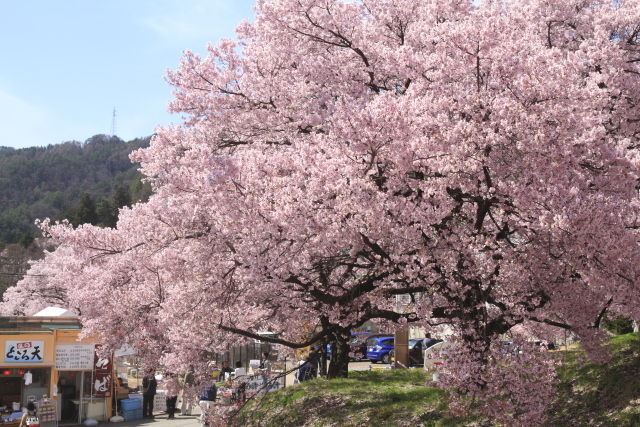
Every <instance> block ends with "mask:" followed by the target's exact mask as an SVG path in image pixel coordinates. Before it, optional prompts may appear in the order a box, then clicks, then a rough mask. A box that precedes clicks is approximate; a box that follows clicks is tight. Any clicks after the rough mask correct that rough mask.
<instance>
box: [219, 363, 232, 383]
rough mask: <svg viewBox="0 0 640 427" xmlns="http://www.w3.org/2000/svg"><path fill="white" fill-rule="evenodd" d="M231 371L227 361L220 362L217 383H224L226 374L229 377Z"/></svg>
mask: <svg viewBox="0 0 640 427" xmlns="http://www.w3.org/2000/svg"><path fill="white" fill-rule="evenodd" d="M232 372H233V369H232V368H231V366H229V361H227V360H225V361H224V362H222V368H220V373H219V374H218V381H226V380H227V378H226V377H227V374H229V375H231V373H232Z"/></svg>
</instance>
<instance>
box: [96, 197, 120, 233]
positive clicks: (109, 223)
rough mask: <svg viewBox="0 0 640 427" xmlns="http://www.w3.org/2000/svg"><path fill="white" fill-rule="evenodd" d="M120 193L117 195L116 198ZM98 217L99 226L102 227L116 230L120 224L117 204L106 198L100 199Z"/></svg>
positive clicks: (97, 208) (97, 210)
mask: <svg viewBox="0 0 640 427" xmlns="http://www.w3.org/2000/svg"><path fill="white" fill-rule="evenodd" d="M117 195H118V193H116V196H117ZM96 215H97V217H98V225H101V226H102V227H110V228H115V226H116V223H117V222H118V208H117V207H116V204H115V203H114V202H113V201H112V200H111V199H108V198H106V197H103V198H101V199H100V201H99V202H98V204H97V206H96Z"/></svg>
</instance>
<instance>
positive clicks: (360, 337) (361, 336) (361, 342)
mask: <svg viewBox="0 0 640 427" xmlns="http://www.w3.org/2000/svg"><path fill="white" fill-rule="evenodd" d="M379 336H380V337H382V336H388V334H372V333H371V332H354V333H352V334H351V341H349V346H350V347H351V350H350V351H349V353H350V355H351V357H350V359H351V360H353V361H354V362H360V361H361V360H363V359H366V358H367V340H368V339H369V338H374V337H379ZM327 359H331V345H330V344H327Z"/></svg>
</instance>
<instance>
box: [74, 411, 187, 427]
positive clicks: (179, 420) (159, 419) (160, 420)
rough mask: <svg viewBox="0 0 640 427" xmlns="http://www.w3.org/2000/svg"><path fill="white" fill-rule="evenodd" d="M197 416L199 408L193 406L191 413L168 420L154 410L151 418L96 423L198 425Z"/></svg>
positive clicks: (131, 426) (119, 426)
mask: <svg viewBox="0 0 640 427" xmlns="http://www.w3.org/2000/svg"><path fill="white" fill-rule="evenodd" d="M199 418H200V408H193V412H192V415H189V416H187V415H180V414H176V416H175V418H174V419H172V420H168V419H167V414H166V413H164V412H155V413H154V418H153V419H146V418H143V419H141V420H131V421H122V422H119V423H112V422H109V421H100V422H99V423H98V425H99V426H104V427H106V426H107V424H108V425H111V426H113V427H136V426H140V427H199V426H200V422H199ZM83 427H84V425H83Z"/></svg>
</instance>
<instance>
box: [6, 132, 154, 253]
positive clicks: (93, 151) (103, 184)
mask: <svg viewBox="0 0 640 427" xmlns="http://www.w3.org/2000/svg"><path fill="white" fill-rule="evenodd" d="M150 140H151V136H149V137H146V138H136V139H134V140H132V141H129V142H125V141H123V140H121V139H120V138H118V137H115V136H113V137H112V136H108V135H95V136H93V137H91V138H89V139H87V140H86V141H85V142H84V143H80V142H77V141H72V142H64V143H62V144H57V145H49V146H47V147H29V148H19V149H14V148H11V147H0V239H1V240H2V241H4V242H5V243H14V242H18V241H19V240H20V238H21V237H22V236H24V235H25V233H27V232H31V233H34V234H35V233H37V229H36V227H35V226H34V221H35V219H36V218H40V219H44V218H47V217H48V218H51V219H55V218H58V217H59V215H61V213H62V212H63V211H68V210H69V209H74V208H75V207H76V206H77V205H78V203H79V201H80V199H81V198H82V196H83V195H84V194H85V193H88V194H89V195H90V196H91V199H93V201H95V202H98V201H99V200H100V199H101V198H103V197H106V198H111V197H113V196H114V194H115V193H116V190H117V189H118V188H120V187H125V188H128V189H129V192H130V194H131V196H132V198H133V201H137V200H139V199H146V198H147V197H148V193H149V191H150V190H149V188H148V185H147V186H145V185H143V184H142V183H141V179H142V178H143V176H142V174H140V172H138V168H139V167H140V165H139V164H134V163H132V162H131V160H130V159H129V154H130V153H131V152H132V151H134V150H137V149H139V148H143V147H148V146H149V142H150ZM38 234H39V233H38Z"/></svg>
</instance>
